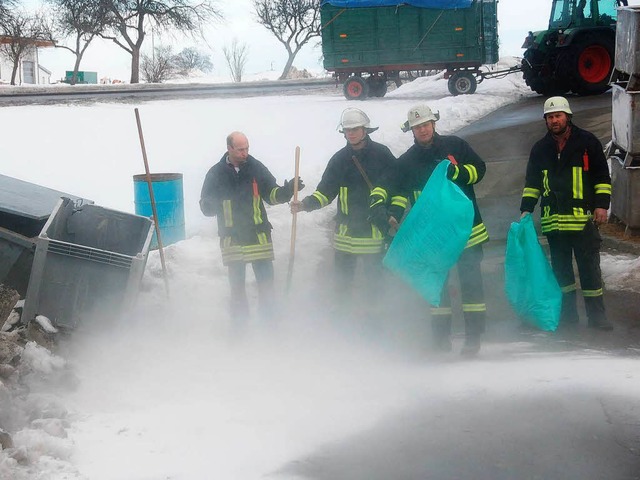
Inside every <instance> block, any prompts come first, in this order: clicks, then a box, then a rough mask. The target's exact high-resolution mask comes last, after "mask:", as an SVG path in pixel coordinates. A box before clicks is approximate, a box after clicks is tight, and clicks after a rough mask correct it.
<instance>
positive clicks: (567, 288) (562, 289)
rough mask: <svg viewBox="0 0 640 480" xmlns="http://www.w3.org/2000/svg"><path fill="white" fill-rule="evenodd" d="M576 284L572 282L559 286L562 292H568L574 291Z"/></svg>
mask: <svg viewBox="0 0 640 480" xmlns="http://www.w3.org/2000/svg"><path fill="white" fill-rule="evenodd" d="M576 288H577V287H576V284H575V283H572V284H571V285H566V286H564V287H560V291H561V292H562V293H570V292H575V291H576Z"/></svg>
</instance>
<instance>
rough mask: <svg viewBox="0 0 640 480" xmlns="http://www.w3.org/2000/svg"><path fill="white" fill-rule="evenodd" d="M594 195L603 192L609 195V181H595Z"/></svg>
mask: <svg viewBox="0 0 640 480" xmlns="http://www.w3.org/2000/svg"><path fill="white" fill-rule="evenodd" d="M594 189H595V192H596V195H599V194H605V195H611V184H610V183H596V185H595V186H594Z"/></svg>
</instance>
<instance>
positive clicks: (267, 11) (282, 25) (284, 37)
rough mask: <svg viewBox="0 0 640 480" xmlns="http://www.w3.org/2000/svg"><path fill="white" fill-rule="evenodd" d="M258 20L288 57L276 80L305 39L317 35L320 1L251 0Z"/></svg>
mask: <svg viewBox="0 0 640 480" xmlns="http://www.w3.org/2000/svg"><path fill="white" fill-rule="evenodd" d="M253 6H254V9H255V12H256V15H257V17H258V18H257V20H258V23H259V24H260V25H262V26H264V27H265V28H266V29H267V30H269V31H270V32H271V33H273V34H274V35H275V37H276V38H277V39H278V41H279V42H280V43H282V45H284V48H286V50H287V53H288V54H289V57H288V58H287V63H286V64H285V66H284V69H283V70H282V74H281V75H280V80H283V79H285V78H287V75H288V74H289V70H291V66H292V65H293V60H294V59H295V58H296V55H297V54H298V52H299V51H300V49H301V48H302V47H303V46H304V45H305V44H306V43H307V42H309V40H311V39H312V38H315V37H319V36H320V0H253Z"/></svg>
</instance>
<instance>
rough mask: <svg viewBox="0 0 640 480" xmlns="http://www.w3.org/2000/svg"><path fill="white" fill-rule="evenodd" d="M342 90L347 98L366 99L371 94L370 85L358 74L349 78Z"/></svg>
mask: <svg viewBox="0 0 640 480" xmlns="http://www.w3.org/2000/svg"><path fill="white" fill-rule="evenodd" d="M342 90H343V92H344V96H345V98H346V99H347V100H364V99H365V98H367V96H368V95H369V85H367V83H366V82H365V81H364V80H363V79H362V78H361V77H356V76H353V77H349V78H347V80H346V81H345V82H344V87H343V89H342Z"/></svg>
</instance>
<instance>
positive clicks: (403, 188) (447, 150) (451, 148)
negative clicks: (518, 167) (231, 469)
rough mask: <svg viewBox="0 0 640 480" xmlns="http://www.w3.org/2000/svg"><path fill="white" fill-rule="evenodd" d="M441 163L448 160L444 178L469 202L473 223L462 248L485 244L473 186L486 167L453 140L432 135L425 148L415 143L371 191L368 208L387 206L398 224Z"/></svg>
mask: <svg viewBox="0 0 640 480" xmlns="http://www.w3.org/2000/svg"><path fill="white" fill-rule="evenodd" d="M442 160H449V161H450V162H451V163H452V165H451V166H450V167H449V174H448V177H449V179H450V180H451V181H453V182H455V184H456V185H458V186H459V187H460V189H461V190H462V191H463V192H464V193H465V195H466V196H467V197H468V198H469V200H471V201H472V202H473V209H474V219H473V228H472V230H471V235H470V237H469V241H468V242H467V245H466V247H465V248H469V247H472V246H474V245H479V244H481V243H484V242H486V241H488V240H489V234H488V232H487V228H486V227H485V225H484V223H482V217H481V216H480V210H479V209H478V203H477V201H476V194H475V191H474V189H473V186H474V185H475V184H476V183H478V182H479V181H480V180H482V178H483V177H484V174H485V171H486V166H485V163H484V161H483V160H482V159H481V158H480V156H479V155H478V154H477V153H476V152H474V151H473V149H472V148H471V147H470V146H469V144H468V143H467V142H465V141H464V140H463V139H461V138H459V137H455V136H444V135H439V134H438V133H435V132H434V134H433V142H432V143H431V144H430V145H429V146H427V147H425V146H422V145H420V144H419V143H417V142H415V143H414V144H413V146H411V147H410V148H409V150H407V151H406V152H405V153H403V154H402V155H401V156H400V158H398V167H397V168H396V169H394V171H393V172H391V174H390V175H389V176H387V177H385V178H384V179H383V182H382V183H381V184H380V185H379V186H377V187H376V188H374V190H373V192H372V194H371V208H372V209H375V208H376V207H378V206H381V205H384V204H388V203H389V202H390V206H389V209H388V213H389V215H390V216H392V217H395V218H396V219H397V220H400V219H401V218H402V216H403V214H404V211H405V209H406V208H407V207H408V206H409V205H413V204H415V202H416V200H418V197H419V196H420V194H421V193H422V190H423V189H424V186H425V185H426V184H427V181H428V180H429V177H431V174H432V173H433V171H434V170H435V168H436V166H437V165H438V163H439V162H440V161H442Z"/></svg>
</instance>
